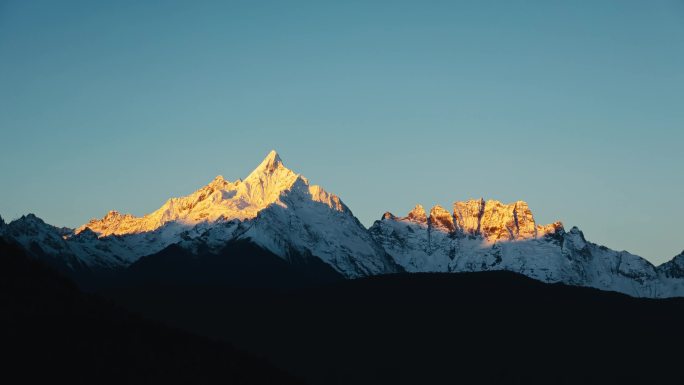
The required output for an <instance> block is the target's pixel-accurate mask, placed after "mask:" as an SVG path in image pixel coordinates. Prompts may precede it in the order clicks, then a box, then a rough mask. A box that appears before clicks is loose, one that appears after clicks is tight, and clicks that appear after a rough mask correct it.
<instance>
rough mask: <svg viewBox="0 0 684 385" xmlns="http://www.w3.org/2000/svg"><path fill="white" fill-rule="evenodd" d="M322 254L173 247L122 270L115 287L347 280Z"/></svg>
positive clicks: (238, 246)
mask: <svg viewBox="0 0 684 385" xmlns="http://www.w3.org/2000/svg"><path fill="white" fill-rule="evenodd" d="M343 279H344V277H343V276H342V275H341V274H340V273H338V272H337V271H335V270H334V269H333V268H332V267H331V266H330V265H328V264H326V263H325V262H323V261H322V260H320V259H319V258H316V257H313V256H307V255H302V254H300V253H297V252H295V251H292V252H291V253H290V257H289V260H285V259H283V258H281V257H279V256H277V255H275V254H273V253H272V252H270V251H268V250H266V249H264V248H262V247H259V246H258V245H256V244H254V243H252V242H249V241H247V240H238V241H232V242H229V243H228V244H227V245H226V246H225V247H223V248H222V249H221V250H220V251H218V252H210V251H208V250H195V251H194V252H191V251H190V250H188V249H186V248H183V247H181V246H179V245H171V246H169V247H167V248H165V249H164V250H162V251H160V252H159V253H156V254H153V255H149V256H146V257H142V258H140V259H139V260H138V261H136V262H135V263H134V264H132V265H131V266H129V267H128V268H127V269H125V270H122V271H121V272H120V273H119V275H118V277H117V278H116V280H115V281H114V282H113V285H116V286H130V285H141V284H157V285H160V284H162V285H199V284H202V285H223V286H234V287H252V288H279V287H301V286H312V285H319V284H324V283H331V282H336V281H341V280H343Z"/></svg>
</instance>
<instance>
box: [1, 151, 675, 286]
mask: <svg viewBox="0 0 684 385" xmlns="http://www.w3.org/2000/svg"><path fill="white" fill-rule="evenodd" d="M0 236H2V237H5V238H8V239H11V240H13V241H15V242H17V243H19V244H21V245H22V246H23V247H24V248H25V249H26V250H27V251H28V252H29V254H31V255H33V256H34V257H36V258H40V259H43V260H45V261H47V262H49V263H51V264H53V265H55V266H57V267H58V268H60V269H62V270H65V271H88V272H106V273H107V274H109V272H112V271H122V270H125V269H128V270H131V269H129V267H130V266H132V265H134V266H135V264H138V265H139V264H140V263H139V262H140V261H141V259H144V258H143V257H149V256H153V257H154V258H151V259H148V260H147V261H146V264H145V267H144V269H143V268H142V267H140V269H139V271H143V270H145V271H148V272H149V271H154V269H156V268H157V266H160V265H159V264H160V263H161V265H163V261H165V260H166V259H164V258H166V256H168V255H169V254H174V251H173V250H176V251H177V252H176V254H174V255H176V256H178V255H181V254H182V255H188V254H190V255H194V256H196V259H201V258H200V256H206V255H207V253H209V255H225V254H226V249H227V248H229V247H234V248H233V254H235V253H237V251H235V250H236V249H240V250H242V254H249V255H251V254H250V253H254V252H255V251H254V250H262V251H265V252H266V254H268V256H264V258H266V259H268V258H270V257H269V256H273V258H275V259H277V260H278V261H281V260H284V261H286V262H289V263H290V264H292V265H293V266H294V265H298V264H301V263H304V264H306V263H307V261H312V260H315V261H322V262H323V263H324V265H323V266H326V269H327V266H329V267H331V268H332V270H330V271H332V272H333V273H334V274H335V275H336V276H337V275H338V274H339V276H342V277H346V278H355V277H362V276H368V275H375V274H385V273H393V272H401V271H408V272H462V271H484V270H509V271H513V272H517V273H520V274H524V275H526V276H529V277H532V278H535V279H538V280H541V281H544V282H562V283H566V284H571V285H578V286H589V287H594V288H598V289H603V290H613V291H619V292H623V293H626V294H629V295H632V296H639V297H669V296H684V254H680V255H678V256H677V257H675V258H674V259H672V260H671V261H670V262H667V263H665V264H662V265H661V266H659V267H655V266H653V265H652V264H651V263H649V262H648V261H646V260H645V259H643V258H641V257H639V256H636V255H633V254H630V253H628V252H626V251H620V252H618V251H613V250H610V249H608V248H606V247H603V246H599V245H596V244H594V243H591V242H588V241H587V240H586V239H585V238H584V235H583V234H582V232H581V231H579V229H577V228H576V227H573V228H572V229H571V230H570V231H566V230H565V229H564V227H563V225H562V224H561V223H560V222H556V223H552V224H548V225H539V224H537V223H536V221H535V219H534V216H533V214H532V211H531V210H530V208H529V207H528V205H527V203H525V202H523V201H518V202H515V203H511V204H503V203H501V202H499V201H496V200H489V201H485V200H483V199H478V200H468V201H464V202H455V203H454V204H453V207H452V208H451V210H447V209H445V208H443V207H441V206H435V207H433V208H432V209H431V210H430V212H429V214H428V213H426V211H425V209H424V208H423V207H422V206H420V205H417V206H416V207H415V208H414V209H413V210H411V212H409V213H408V215H407V216H406V217H397V216H395V215H393V214H391V213H385V214H384V215H383V216H382V219H381V220H378V221H376V222H375V223H374V224H373V225H372V226H371V228H370V229H366V228H365V227H364V226H363V225H362V224H361V223H360V222H359V221H358V220H357V218H356V217H354V215H353V214H352V212H351V210H350V209H349V208H348V207H347V206H346V205H345V204H344V203H342V201H341V200H340V198H339V197H338V196H336V195H334V194H331V193H328V192H327V191H325V190H324V189H323V188H321V187H320V186H317V185H312V184H310V183H309V181H308V180H307V179H306V178H305V177H303V176H302V175H299V174H297V173H295V172H294V171H292V170H290V169H288V168H287V167H285V166H284V165H283V162H282V160H281V159H280V157H279V156H278V154H277V153H275V151H272V152H271V153H269V154H268V156H267V157H266V158H265V159H264V160H263V161H262V162H261V164H259V166H258V167H257V168H256V169H254V171H252V172H251V173H250V174H249V175H248V176H247V177H246V178H245V179H244V180H240V179H237V180H235V181H234V182H231V181H228V180H225V179H224V178H223V177H222V176H217V177H216V178H215V179H214V180H212V181H211V182H210V183H209V184H207V185H206V186H204V187H202V188H200V189H199V190H197V191H195V192H194V193H192V194H190V195H188V196H185V197H180V198H171V199H169V200H168V201H166V202H165V203H164V204H163V205H162V206H161V207H160V208H159V209H157V210H156V211H153V212H151V213H150V214H147V215H145V216H142V217H136V216H133V215H131V214H121V213H119V212H117V211H110V212H109V213H107V214H106V215H105V216H104V217H103V218H101V219H93V220H91V221H89V222H88V223H86V224H84V225H82V226H80V227H79V228H77V229H75V230H72V229H68V228H58V227H55V226H52V225H49V224H47V223H45V222H43V221H42V220H41V219H40V218H38V217H36V216H35V215H32V214H29V215H26V216H23V217H21V218H19V219H16V220H14V221H12V222H11V223H9V224H7V223H5V222H4V221H3V220H2V218H0ZM245 243H247V244H248V245H250V246H245ZM231 245H232V246H231ZM236 245H237V246H236ZM254 247H257V248H258V249H254ZM179 248H180V249H179ZM179 250H180V251H179ZM245 250H251V251H249V252H247V251H245ZM165 251H166V252H165ZM259 253H261V252H259ZM228 254H230V253H228ZM266 254H264V255H266ZM249 255H247V257H248V256H249ZM242 257H244V255H242ZM202 258H204V257H202ZM209 259H211V258H209ZM186 262H187V261H186ZM183 263H185V262H183ZM211 263H213V262H211ZM181 265H182V264H181ZM276 265H278V264H272V266H276ZM314 265H315V264H313V265H311V266H314ZM179 270H180V271H181V273H182V272H183V268H182V267H181V268H179ZM314 270H315V269H314ZM321 271H322V270H321ZM309 273H310V272H309ZM307 274H308V273H307ZM220 276H221V275H220V274H219V277H220ZM94 279H95V280H97V278H94Z"/></svg>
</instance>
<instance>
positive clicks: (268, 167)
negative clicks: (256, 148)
mask: <svg viewBox="0 0 684 385" xmlns="http://www.w3.org/2000/svg"><path fill="white" fill-rule="evenodd" d="M280 167H285V166H284V165H283V160H282V159H280V155H278V153H277V152H276V151H275V150H271V152H269V153H268V155H266V157H265V158H264V160H262V161H261V163H260V164H259V166H258V167H257V168H256V169H254V171H252V174H250V175H253V174H255V173H260V174H270V173H272V172H273V171H275V170H277V169H278V168H280Z"/></svg>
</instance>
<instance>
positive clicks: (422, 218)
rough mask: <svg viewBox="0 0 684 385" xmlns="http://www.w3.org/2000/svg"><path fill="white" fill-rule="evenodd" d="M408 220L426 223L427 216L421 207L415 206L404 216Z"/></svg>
mask: <svg viewBox="0 0 684 385" xmlns="http://www.w3.org/2000/svg"><path fill="white" fill-rule="evenodd" d="M406 218H408V219H409V220H412V221H414V222H419V223H427V215H426V214H425V209H424V208H423V205H420V204H417V205H416V207H414V208H413V210H411V211H410V212H409V213H408V215H407V216H406Z"/></svg>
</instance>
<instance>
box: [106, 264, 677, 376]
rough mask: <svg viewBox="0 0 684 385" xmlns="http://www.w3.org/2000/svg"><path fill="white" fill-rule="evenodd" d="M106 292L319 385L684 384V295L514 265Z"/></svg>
mask: <svg viewBox="0 0 684 385" xmlns="http://www.w3.org/2000/svg"><path fill="white" fill-rule="evenodd" d="M108 295H110V296H112V297H114V298H116V299H117V300H119V301H121V303H125V304H126V305H127V306H130V307H131V308H133V309H136V310H139V311H142V312H144V313H145V314H148V315H150V316H152V317H155V318H157V319H161V320H165V321H168V322H171V323H172V324H174V325H177V326H180V327H183V328H187V329H189V330H192V331H194V332H196V333H201V334H204V335H207V336H212V337H216V338H222V339H225V340H229V341H232V342H234V343H235V344H236V345H237V346H239V347H241V348H245V349H248V350H252V351H258V352H263V354H265V355H266V357H268V358H269V359H271V360H273V362H275V363H277V364H278V365H279V366H281V367H283V368H286V369H288V370H290V371H291V372H292V373H295V374H297V375H301V376H303V377H305V378H306V379H308V380H309V381H310V382H311V383H314V384H644V383H649V384H671V383H681V382H682V380H683V379H684V374H682V371H681V370H680V369H679V363H680V362H681V358H682V353H681V347H682V346H684V336H683V335H682V334H681V333H680V332H679V330H680V328H681V325H682V324H684V300H681V299H668V300H648V299H638V298H632V297H628V296H625V295H622V294H618V293H612V292H603V291H599V290H595V289H589V288H581V287H572V286H564V285H560V284H544V283H540V282H538V281H534V280H532V279H529V278H526V277H524V276H521V275H517V274H514V273H509V272H483V273H461V274H437V273H434V274H398V275H386V276H376V277H370V278H364V279H359V280H351V281H343V282H338V283H333V284H327V285H321V286H318V287H303V288H295V289H282V288H281V289H277V290H273V289H245V288H242V289H235V288H229V287H226V286H220V285H212V286H200V285H176V286H164V285H161V286H155V285H145V286H139V287H129V288H127V289H121V290H119V291H114V292H109V293H108Z"/></svg>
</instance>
